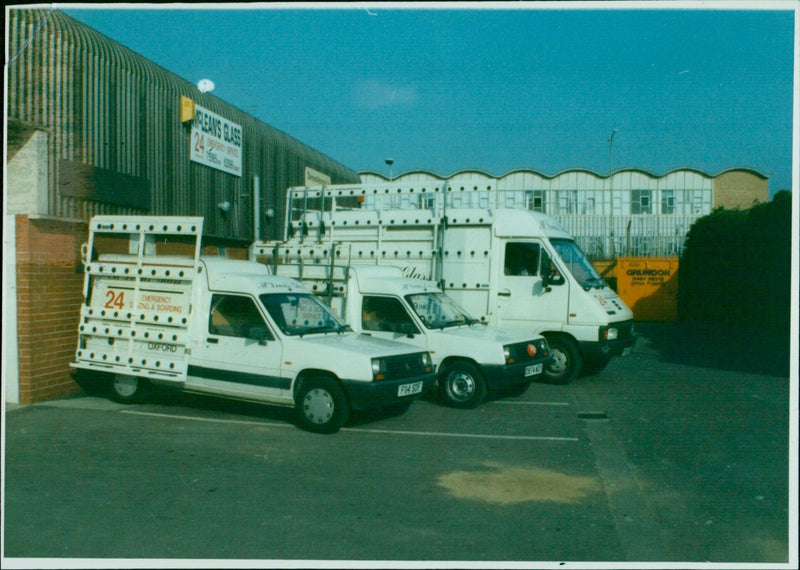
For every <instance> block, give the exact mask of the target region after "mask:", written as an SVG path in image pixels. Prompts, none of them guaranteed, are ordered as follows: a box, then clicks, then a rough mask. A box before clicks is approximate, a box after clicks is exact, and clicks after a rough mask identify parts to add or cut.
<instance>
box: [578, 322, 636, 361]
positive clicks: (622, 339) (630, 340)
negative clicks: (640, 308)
mask: <svg viewBox="0 0 800 570" xmlns="http://www.w3.org/2000/svg"><path fill="white" fill-rule="evenodd" d="M610 328H614V329H616V331H617V335H618V336H617V338H615V339H613V340H606V339H605V334H606V330H607V329H610ZM635 343H636V335H635V334H634V332H633V321H625V322H622V323H614V324H612V325H608V326H606V327H600V330H599V333H598V340H597V341H596V342H581V343H580V345H581V351H582V352H583V355H584V357H586V358H595V359H606V360H607V359H609V358H611V357H612V356H621V355H623V354H627V352H629V351H627V350H626V349H629V348H631V347H632V346H633V345H634V344H635Z"/></svg>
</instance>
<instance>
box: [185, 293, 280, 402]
mask: <svg viewBox="0 0 800 570" xmlns="http://www.w3.org/2000/svg"><path fill="white" fill-rule="evenodd" d="M204 333H205V334H204V335H203V338H202V342H199V343H196V344H194V348H193V353H192V357H191V361H190V364H189V377H188V378H187V381H186V388H187V389H191V390H198V391H203V392H210V393H214V394H221V395H226V396H231V397H241V398H248V399H256V400H266V401H276V400H279V399H281V398H287V397H289V398H290V397H291V392H290V385H291V379H289V378H283V377H282V376H281V362H282V358H281V351H282V350H281V342H280V340H278V339H277V338H276V336H275V335H274V334H273V333H272V331H271V330H270V328H269V327H268V325H267V323H266V321H265V320H264V318H263V316H262V315H261V312H260V311H259V310H258V307H257V305H256V302H255V301H254V300H253V299H252V298H251V297H249V296H246V295H234V294H228V293H224V294H222V293H215V294H214V295H213V296H212V298H211V310H210V311H209V316H208V324H207V326H206V327H204Z"/></svg>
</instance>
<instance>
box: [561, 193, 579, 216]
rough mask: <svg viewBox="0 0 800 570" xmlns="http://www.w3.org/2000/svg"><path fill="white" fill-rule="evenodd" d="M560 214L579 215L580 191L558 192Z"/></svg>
mask: <svg viewBox="0 0 800 570" xmlns="http://www.w3.org/2000/svg"><path fill="white" fill-rule="evenodd" d="M558 213H559V214H577V213H578V191H577V190H559V191H558Z"/></svg>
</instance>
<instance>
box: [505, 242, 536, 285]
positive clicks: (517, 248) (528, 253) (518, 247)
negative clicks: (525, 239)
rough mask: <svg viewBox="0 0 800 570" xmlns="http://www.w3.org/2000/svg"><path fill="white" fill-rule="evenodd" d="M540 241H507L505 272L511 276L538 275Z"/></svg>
mask: <svg viewBox="0 0 800 570" xmlns="http://www.w3.org/2000/svg"><path fill="white" fill-rule="evenodd" d="M539 249H540V248H539V244H538V243H519V242H518V243H514V242H511V243H507V244H506V252H505V253H506V257H505V264H504V267H505V274H506V275H509V276H512V277H513V276H524V275H536V274H537V273H538V271H537V270H538V268H539Z"/></svg>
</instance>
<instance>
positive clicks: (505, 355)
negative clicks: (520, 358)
mask: <svg viewBox="0 0 800 570" xmlns="http://www.w3.org/2000/svg"><path fill="white" fill-rule="evenodd" d="M503 358H505V360H506V364H513V363H514V359H513V358H512V357H511V347H510V346H504V347H503Z"/></svg>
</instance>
